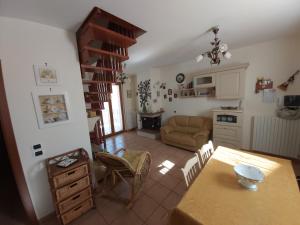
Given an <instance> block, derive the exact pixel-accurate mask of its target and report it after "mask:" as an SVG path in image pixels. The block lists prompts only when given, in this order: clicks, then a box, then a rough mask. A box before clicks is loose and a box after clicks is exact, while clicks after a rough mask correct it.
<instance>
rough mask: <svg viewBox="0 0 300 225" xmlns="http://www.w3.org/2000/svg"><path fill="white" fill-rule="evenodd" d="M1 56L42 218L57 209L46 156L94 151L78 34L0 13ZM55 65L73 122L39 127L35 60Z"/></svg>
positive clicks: (20, 143)
mask: <svg viewBox="0 0 300 225" xmlns="http://www.w3.org/2000/svg"><path fill="white" fill-rule="evenodd" d="M0 27H1V34H0V59H1V61H2V69H3V75H4V82H5V88H6V94H7V100H8V105H9V110H10V114H11V119H12V124H13V129H14V133H15V137H16V141H17V146H18V149H19V154H20V158H21V162H22V166H23V170H24V174H25V178H26V181H27V185H28V188H29V192H30V195H31V199H32V201H33V204H34V208H35V211H36V214H37V216H38V218H41V217H43V216H45V215H47V214H48V213H50V212H52V211H53V203H52V198H51V195H50V189H49V184H48V180H47V179H48V178H47V173H46V169H45V163H44V161H45V159H46V158H47V157H50V156H53V155H56V154H60V153H64V152H66V151H69V150H73V149H75V148H79V147H83V148H85V149H86V150H88V152H89V154H90V155H91V149H90V142H89V135H88V125H87V119H86V113H85V106H84V99H83V91H82V84H81V78H80V68H79V63H78V57H77V47H76V41H75V35H74V34H73V33H72V34H71V33H68V32H66V31H64V30H61V29H57V28H54V27H50V26H46V25H42V24H38V23H32V22H27V21H22V20H17V19H11V18H4V17H0ZM45 62H47V63H48V64H49V65H51V66H53V67H55V68H56V69H57V71H58V72H59V75H60V77H61V85H60V86H59V87H53V88H52V89H53V90H64V91H67V93H68V95H69V99H70V108H71V110H70V111H71V112H70V113H71V114H70V115H71V119H72V121H71V123H69V124H65V125H60V126H57V127H53V128H46V129H42V130H40V129H39V128H38V124H37V120H36V115H35V110H34V105H33V101H32V97H31V92H32V91H35V90H47V89H48V88H47V87H37V86H36V83H35V79H34V73H33V67H32V66H33V64H43V63H45ZM38 143H40V144H42V147H43V151H44V155H43V156H41V157H38V158H34V157H33V156H32V151H31V147H32V145H34V144H38Z"/></svg>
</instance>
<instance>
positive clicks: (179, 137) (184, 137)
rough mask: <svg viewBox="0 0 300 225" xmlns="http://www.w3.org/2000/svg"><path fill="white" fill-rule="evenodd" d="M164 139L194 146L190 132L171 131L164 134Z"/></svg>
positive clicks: (194, 142) (194, 141)
mask: <svg viewBox="0 0 300 225" xmlns="http://www.w3.org/2000/svg"><path fill="white" fill-rule="evenodd" d="M166 139H167V140H169V141H172V142H174V143H177V144H180V145H189V146H196V140H195V139H194V138H193V135H192V134H187V133H182V132H178V131H173V132H170V133H169V134H167V135H166Z"/></svg>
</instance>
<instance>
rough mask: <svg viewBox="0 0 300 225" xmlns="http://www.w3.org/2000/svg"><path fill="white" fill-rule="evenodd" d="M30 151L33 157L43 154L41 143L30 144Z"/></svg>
mask: <svg viewBox="0 0 300 225" xmlns="http://www.w3.org/2000/svg"><path fill="white" fill-rule="evenodd" d="M32 152H33V156H34V157H38V156H41V155H43V150H42V145H41V144H36V145H33V146H32Z"/></svg>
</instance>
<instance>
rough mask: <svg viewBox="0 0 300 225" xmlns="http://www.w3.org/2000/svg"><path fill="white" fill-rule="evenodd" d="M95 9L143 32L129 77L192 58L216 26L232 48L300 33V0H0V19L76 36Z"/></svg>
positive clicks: (133, 49) (133, 51) (204, 46)
mask: <svg viewBox="0 0 300 225" xmlns="http://www.w3.org/2000/svg"><path fill="white" fill-rule="evenodd" d="M94 6H98V7H100V8H102V9H104V10H106V11H108V12H110V13H112V14H114V15H116V16H118V17H121V18H123V19H125V20H127V21H129V22H131V23H133V24H135V25H137V26H139V27H141V28H142V29H144V30H146V31H147V33H146V34H144V35H143V36H141V37H140V38H139V39H138V44H136V45H135V46H133V47H131V48H130V49H129V54H130V60H129V61H128V70H129V71H130V72H133V71H135V70H138V69H141V68H148V67H158V66H163V65H168V64H173V63H178V62H182V61H187V60H191V59H193V58H194V57H195V56H196V55H197V54H199V52H201V51H205V50H207V49H208V48H209V44H208V43H209V40H210V39H211V38H212V35H211V34H205V32H206V31H207V30H208V29H209V28H211V27H212V26H215V25H219V26H220V37H221V39H222V40H223V41H224V42H226V43H228V44H229V47H230V48H237V47H242V46H246V45H250V44H254V43H257V42H261V41H266V40H270V39H273V38H276V37H280V36H285V35H290V34H293V33H296V32H298V31H299V29H300V0H0V16H7V17H16V18H21V19H25V20H31V21H35V22H39V23H42V24H47V25H51V26H55V27H59V28H63V29H68V30H71V31H75V30H76V29H77V28H78V26H79V24H80V23H81V22H82V21H83V20H84V18H85V17H86V16H87V14H88V13H89V12H90V10H91V9H92V8H93V7H94Z"/></svg>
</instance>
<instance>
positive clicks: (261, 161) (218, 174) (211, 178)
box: [169, 146, 300, 225]
mask: <svg viewBox="0 0 300 225" xmlns="http://www.w3.org/2000/svg"><path fill="white" fill-rule="evenodd" d="M238 164H246V165H250V166H254V167H257V168H259V169H260V170H261V171H262V172H263V174H264V180H263V182H261V183H258V185H257V187H258V188H257V190H256V191H253V190H248V189H246V188H244V187H242V186H241V185H240V184H239V182H238V179H237V176H236V174H235V172H234V166H235V165H238ZM169 225H300V194H299V187H298V184H297V181H296V177H295V174H294V170H293V167H292V162H291V160H289V159H285V158H280V157H274V156H270V155H265V154H260V153H256V152H251V151H243V150H236V149H231V148H226V147H222V146H219V147H218V148H217V149H216V150H215V151H214V153H213V155H212V156H211V158H210V159H209V161H208V163H207V164H206V165H205V166H204V168H203V169H202V171H201V172H200V173H199V175H198V176H197V177H196V178H195V180H194V182H193V183H192V185H191V186H190V187H189V188H188V190H187V192H186V193H185V194H184V196H183V198H182V199H181V201H180V202H179V204H178V205H177V206H176V207H175V209H173V211H172V212H171V215H170V221H169Z"/></svg>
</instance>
